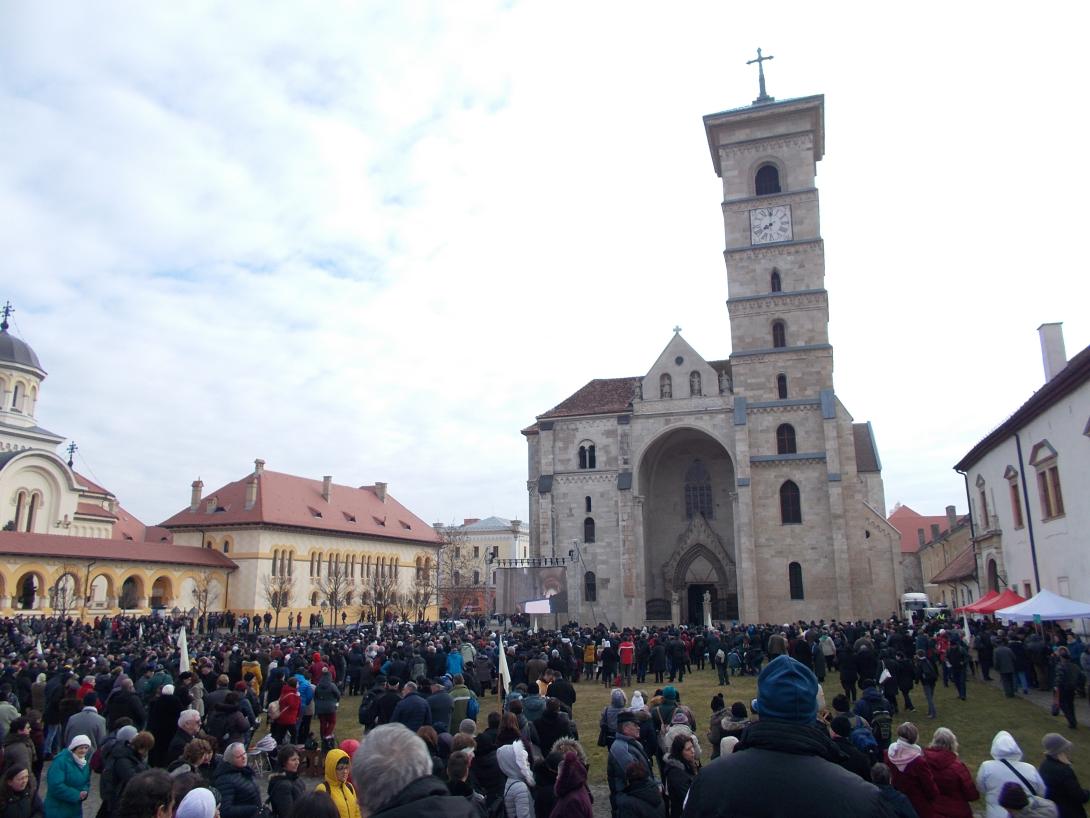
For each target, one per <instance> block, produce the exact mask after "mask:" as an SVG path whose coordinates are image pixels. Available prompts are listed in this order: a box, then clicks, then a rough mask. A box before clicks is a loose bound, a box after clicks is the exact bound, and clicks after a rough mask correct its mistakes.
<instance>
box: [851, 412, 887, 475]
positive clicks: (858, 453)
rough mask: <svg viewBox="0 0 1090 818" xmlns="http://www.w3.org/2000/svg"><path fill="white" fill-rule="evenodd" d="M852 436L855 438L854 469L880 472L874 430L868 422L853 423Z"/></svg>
mask: <svg viewBox="0 0 1090 818" xmlns="http://www.w3.org/2000/svg"><path fill="white" fill-rule="evenodd" d="M852 437H853V438H854V439H855V470H856V471H861V472H872V471H875V472H880V471H882V464H881V462H880V461H879V460H878V451H877V450H876V449H875V447H874V432H873V431H872V429H871V425H870V424H869V423H853V424H852Z"/></svg>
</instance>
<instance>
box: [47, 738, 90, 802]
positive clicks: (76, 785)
mask: <svg viewBox="0 0 1090 818" xmlns="http://www.w3.org/2000/svg"><path fill="white" fill-rule="evenodd" d="M85 760H86V763H85V764H84V765H83V766H82V767H81V766H80V765H79V764H77V763H76V757H75V756H74V755H72V751H71V750H69V749H67V748H65V749H64V750H61V752H60V754H59V755H57V757H56V758H54V759H53V763H52V764H50V765H49V772H47V773H46V781H47V782H48V785H49V786H48V790H49V791H48V793H47V794H46V796H45V814H46V815H48V816H49V818H82V816H83V802H82V801H80V797H79V794H80V793H81V792H90V790H91V759H90V757H88V758H87V759H85Z"/></svg>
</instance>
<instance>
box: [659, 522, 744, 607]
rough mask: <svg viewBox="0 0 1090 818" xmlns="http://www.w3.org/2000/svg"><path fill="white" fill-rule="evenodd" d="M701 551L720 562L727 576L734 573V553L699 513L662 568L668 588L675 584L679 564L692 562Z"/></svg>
mask: <svg viewBox="0 0 1090 818" xmlns="http://www.w3.org/2000/svg"><path fill="white" fill-rule="evenodd" d="M700 553H703V554H704V555H705V556H706V557H710V558H711V560H710V561H711V562H712V563H713V564H714V563H715V562H718V563H719V565H720V566H722V568H723V569H724V570H725V574H726V576H727V577H730V576H732V575H734V573H735V566H734V555H733V554H731V553H730V552H729V551H728V550H727V549H726V548H724V547H723V541H722V540H721V539H720V538H719V535H718V534H716V533H715V530H714V529H713V528H712V527H711V526H710V525H708V521H707V520H705V519H704V517H703V516H702V515H699V514H698V515H696V516H694V517H693V518H692V519H691V520H689V524H688V525H687V526H686V527H685V530H684V531H682V532H681V534H680V535H679V536H678V538H677V542H676V544H675V546H674V552H673V553H672V554H671V555H670V559H669V560H667V562H666V564H665V565H664V566H663V568H662V573H663V578H664V579H665V580H666V587H667V589H670V588H673V586H674V580H675V579H676V577H677V571H678V566H679V565H680V564H682V563H683V562H684V563H689V562H691V561H692V560H693V559H694V558H695V557H696V556H698V555H699V554H700ZM728 581H729V580H728Z"/></svg>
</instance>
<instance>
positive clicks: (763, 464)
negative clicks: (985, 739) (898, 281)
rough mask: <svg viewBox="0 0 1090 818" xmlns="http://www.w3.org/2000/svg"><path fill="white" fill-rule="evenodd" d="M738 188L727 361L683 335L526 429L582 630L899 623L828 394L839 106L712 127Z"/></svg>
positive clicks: (857, 445) (870, 492) (743, 111)
mask: <svg viewBox="0 0 1090 818" xmlns="http://www.w3.org/2000/svg"><path fill="white" fill-rule="evenodd" d="M704 128H705V131H706V133H707V137H708V147H709V148H710V150H711V159H712V165H713V167H714V168H715V172H716V174H717V175H718V176H719V177H720V178H721V179H722V180H723V201H722V211H723V224H724V232H725V234H726V249H725V251H724V257H725V260H726V267H727V283H728V293H729V298H728V300H727V311H728V314H729V317H730V333H731V352H730V355H729V357H727V358H725V359H716V360H709V359H707V358H705V357H704V356H703V355H701V353H699V352H697V350H695V349H693V348H692V347H691V346H690V345H689V344H688V343H687V342H686V341H685V339H684V337H682V335H681V331H680V329H676V330H675V333H674V335H673V337H672V338H670V340H669V342H668V343H667V344H666V348H665V349H664V350H663V351H662V353H661V354H660V355H659V357H658V359H657V360H656V361H655V362H654V363H653V364H652V366H651V367H650V369H648V371H647V372H646V374H644V375H642V376H636V377H627V378H605V379H596V380H593V381H591V382H590V383H588V384H586V385H585V386H583V387H582V388H581V389H579V390H578V391H577V392H575V394H573V395H571V396H570V397H569V398H567V399H566V400H564V401H562V402H561V403H559V404H558V405H557V406H555V407H554V408H552V409H550V410H549V411H547V412H545V413H543V414H541V415H539V416H538V417H537V419H536V422H535V423H534V424H533V425H532V426H530V427H529V428H527V429H525V430H523V434H524V435H525V436H526V441H527V446H528V448H529V480H528V482H527V488H528V492H529V499H530V518H529V519H530V532H531V533H530V536H531V553H532V554H534V555H537V556H540V557H547V558H551V557H558V558H561V559H563V560H565V561H566V562H567V566H568V567H567V572H566V573H567V583H568V595H567V598H568V603H567V604H568V612H569V617H570V618H572V619H578V620H579V621H580V622H584V623H587V622H607V623H608V622H615V623H617V624H618V625H622V626H624V625H642V624H644V623H645V622H652V623H666V622H671V621H672V622H681V623H693V624H696V623H702V622H704V621H705V605H706V604H710V606H711V611H710V613H711V616H712V617H713V618H714V619H715V621H717V622H718V621H725V622H730V621H731V620H741V621H743V622H777V623H783V622H789V621H794V620H799V619H805V620H809V619H819V618H825V619H830V618H837V619H856V618H863V617H865V618H871V617H885V616H889V615H890V614H891V612H893V611H895V610H897V607H898V594H899V590H898V589H899V588H900V586H901V577H900V562H899V556H900V554H899V544H900V540H899V535H898V534H897V532H896V531H895V530H894V529H893V528H892V527H891V526H890V525H889V524H888V523H887V522H886V520H885V511H884V510H885V498H884V492H883V486H882V475H881V461H880V460H879V457H878V451H877V447H876V445H875V440H874V435H873V432H872V429H871V425H870V424H869V423H856V422H854V420H853V418H852V416H851V415H850V414H849V413H848V410H847V409H846V408H845V407H844V405H843V404H842V403H841V402H840V400H839V399H838V398H837V395H836V391H835V389H834V387H833V349H832V346H831V345H830V344H829V333H828V323H829V293H828V291H827V290H826V289H825V257H824V246H823V242H822V238H821V233H820V220H819V218H818V212H819V211H818V190H817V187H816V180H815V177H816V173H817V163H818V161H820V160H821V158H822V155H823V153H824V149H825V130H824V97H823V96H811V97H804V98H801V99H791V100H783V101H776V100H774V99H773V98H771V97H768V96H767V95H766V94H765V93H764V89H763V75H762V93H761V96H760V97H759V98H758V99H757V100H756V101H755V102H754V103H753V104H752V105H749V106H747V107H744V108H738V109H735V110H730V111H724V112H722V113H717V114H710V115H708V116H706V117H704Z"/></svg>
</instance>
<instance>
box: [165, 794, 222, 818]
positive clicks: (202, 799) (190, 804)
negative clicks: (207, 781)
mask: <svg viewBox="0 0 1090 818" xmlns="http://www.w3.org/2000/svg"><path fill="white" fill-rule="evenodd" d="M215 815H216V796H214V795H213V794H212V791H211V790H210V789H208V788H206V787H197V788H195V789H192V790H190V791H189V792H188V793H186V795H185V797H184V798H183V799H182V800H181V801H179V802H178V811H177V812H175V813H174V818H215Z"/></svg>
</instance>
